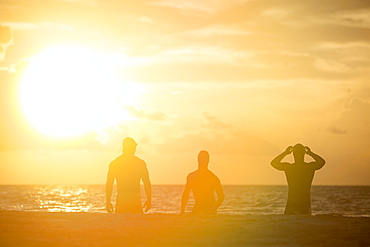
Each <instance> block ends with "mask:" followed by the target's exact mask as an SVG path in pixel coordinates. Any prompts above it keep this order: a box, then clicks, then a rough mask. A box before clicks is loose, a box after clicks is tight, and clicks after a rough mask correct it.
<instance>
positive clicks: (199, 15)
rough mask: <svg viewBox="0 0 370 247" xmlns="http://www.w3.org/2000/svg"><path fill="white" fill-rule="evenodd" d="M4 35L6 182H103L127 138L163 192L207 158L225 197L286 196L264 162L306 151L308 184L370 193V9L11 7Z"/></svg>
mask: <svg viewBox="0 0 370 247" xmlns="http://www.w3.org/2000/svg"><path fill="white" fill-rule="evenodd" d="M0 23H1V25H2V27H5V26H8V27H10V30H11V36H12V39H11V41H9V42H8V41H2V42H3V43H2V44H1V48H0V68H1V70H0V104H1V105H0V119H1V120H0V121H1V125H0V137H1V139H0V183H1V184H29V183H31V184H50V183H57V184H58V183H64V184H66V183H67V184H76V183H77V184H80V183H82V184H101V183H104V182H105V179H106V173H107V169H108V165H109V162H110V161H112V160H113V159H114V158H115V157H116V156H117V155H119V151H120V145H121V141H122V140H123V138H124V137H126V136H131V137H133V138H134V139H135V140H136V141H137V142H138V144H139V145H138V151H137V155H138V156H139V157H140V158H142V159H144V160H145V161H146V163H147V166H148V168H149V172H150V176H151V180H152V183H154V184H184V183H185V179H186V175H187V174H188V173H189V172H191V171H193V170H195V169H196V168H197V161H196V156H197V154H198V152H199V151H200V150H207V151H209V153H210V156H211V160H210V165H209V168H210V170H212V171H213V172H214V173H215V174H216V175H218V176H219V178H220V179H221V182H222V183H223V184H285V177H284V174H283V173H282V172H278V171H276V170H274V169H273V168H272V167H271V166H270V161H271V160H272V159H273V158H274V157H275V156H276V155H278V154H279V153H281V152H282V151H283V150H285V148H286V147H287V146H289V145H294V144H296V143H302V144H304V145H307V146H309V147H311V149H312V151H313V152H315V153H317V154H319V155H321V156H322V157H323V158H324V159H325V160H326V166H325V167H324V168H323V169H322V170H320V171H318V172H317V173H316V177H315V179H314V184H323V185H326V184H330V185H370V175H369V174H370V84H369V79H370V67H369V64H370V39H369V37H370V4H369V3H368V2H367V1H357V0H354V1H348V0H338V1H329V2H323V1H317V0H314V1H293V0H286V1H284V0H283V1H267V0H266V1H253V0H251V1H243V0H238V1H236V0H227V1H226V0H223V1H215V0H212V1H210V0H209V1H208V0H207V1H198V0H162V1H161V0H158V1H156V0H148V1H137V0H135V1H134V0H132V1H118V0H116V1H103V0H95V1H94V0H80V1H79V0H65V1H62V0H17V1H1V2H0ZM2 35H4V34H2ZM287 160H291V158H288V159H287Z"/></svg>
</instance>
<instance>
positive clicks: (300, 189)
mask: <svg viewBox="0 0 370 247" xmlns="http://www.w3.org/2000/svg"><path fill="white" fill-rule="evenodd" d="M284 172H285V175H286V179H287V182H288V187H289V193H288V197H289V198H290V199H293V200H295V201H307V200H310V189H311V184H312V180H313V177H314V175H315V169H314V168H313V167H312V166H310V165H309V164H307V163H294V164H291V165H288V166H286V168H285V170H284Z"/></svg>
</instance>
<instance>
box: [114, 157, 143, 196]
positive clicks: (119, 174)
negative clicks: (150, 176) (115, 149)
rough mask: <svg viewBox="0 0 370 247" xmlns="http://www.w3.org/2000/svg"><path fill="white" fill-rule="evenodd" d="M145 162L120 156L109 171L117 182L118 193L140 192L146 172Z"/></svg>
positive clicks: (136, 158)
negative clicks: (141, 181) (141, 182)
mask: <svg viewBox="0 0 370 247" xmlns="http://www.w3.org/2000/svg"><path fill="white" fill-rule="evenodd" d="M145 167H146V165H145V162H144V161H143V160H142V159H139V158H138V157H136V156H128V157H125V156H124V155H121V156H118V157H117V158H116V159H115V160H114V161H112V162H111V164H110V166H109V169H111V171H112V174H113V175H114V177H115V178H116V180H117V192H118V194H120V193H125V192H131V193H133V192H137V193H139V192H140V179H141V177H142V176H143V173H144V171H145Z"/></svg>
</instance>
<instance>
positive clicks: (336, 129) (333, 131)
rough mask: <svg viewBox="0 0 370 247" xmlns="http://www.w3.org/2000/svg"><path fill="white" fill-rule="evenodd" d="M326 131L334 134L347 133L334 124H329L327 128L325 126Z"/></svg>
mask: <svg viewBox="0 0 370 247" xmlns="http://www.w3.org/2000/svg"><path fill="white" fill-rule="evenodd" d="M327 131H328V132H330V133H332V134H336V135H344V134H346V133H347V131H345V130H342V129H339V128H337V127H335V126H330V127H329V128H327Z"/></svg>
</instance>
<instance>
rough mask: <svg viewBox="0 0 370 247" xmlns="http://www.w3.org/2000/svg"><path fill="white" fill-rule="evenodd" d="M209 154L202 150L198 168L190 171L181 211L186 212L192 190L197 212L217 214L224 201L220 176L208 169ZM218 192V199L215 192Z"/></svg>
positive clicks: (195, 211)
mask: <svg viewBox="0 0 370 247" xmlns="http://www.w3.org/2000/svg"><path fill="white" fill-rule="evenodd" d="M208 163H209V154H208V152H207V151H201V152H200V153H199V154H198V170H196V171H194V172H192V173H190V174H189V175H188V177H187V181H186V185H185V190H184V192H183V194H182V201H181V213H185V207H186V204H187V203H188V200H189V194H190V191H191V190H192V191H193V196H194V200H195V204H194V207H193V213H195V214H216V213H217V209H218V207H219V206H220V205H221V203H222V202H223V201H224V192H223V190H222V186H221V182H220V179H218V177H217V176H216V175H215V174H213V173H212V172H211V171H210V170H208ZM215 192H216V193H217V201H216V200H215V194H214V193H215Z"/></svg>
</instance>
